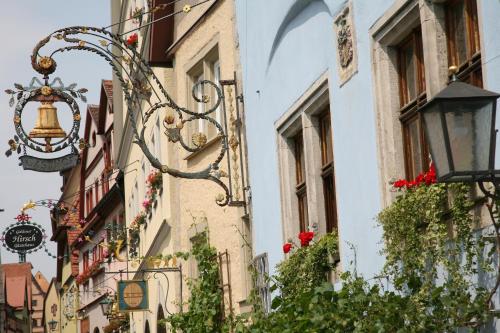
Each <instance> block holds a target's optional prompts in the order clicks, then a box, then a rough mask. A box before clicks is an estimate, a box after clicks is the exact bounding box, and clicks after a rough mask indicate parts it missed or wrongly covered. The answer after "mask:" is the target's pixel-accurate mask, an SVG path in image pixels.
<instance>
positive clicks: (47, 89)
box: [40, 86, 52, 96]
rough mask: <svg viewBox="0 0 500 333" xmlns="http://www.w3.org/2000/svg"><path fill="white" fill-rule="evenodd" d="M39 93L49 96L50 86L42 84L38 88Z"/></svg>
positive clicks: (50, 93) (50, 92)
mask: <svg viewBox="0 0 500 333" xmlns="http://www.w3.org/2000/svg"><path fill="white" fill-rule="evenodd" d="M40 91H41V93H42V95H43V96H50V95H52V88H51V87H49V86H43V87H42V88H41V89H40Z"/></svg>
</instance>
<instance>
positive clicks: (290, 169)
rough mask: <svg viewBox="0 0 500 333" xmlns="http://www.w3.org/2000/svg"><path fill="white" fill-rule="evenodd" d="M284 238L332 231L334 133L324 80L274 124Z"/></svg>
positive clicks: (334, 223)
mask: <svg viewBox="0 0 500 333" xmlns="http://www.w3.org/2000/svg"><path fill="white" fill-rule="evenodd" d="M277 131H278V144H279V149H278V151H279V163H280V180H281V195H282V216H283V229H284V235H285V239H288V238H296V236H297V234H298V233H299V232H304V231H308V230H312V231H315V232H319V233H326V232H336V230H337V204H336V191H335V172H334V171H335V169H334V159H333V137H332V127H331V116H330V105H329V101H328V90H327V83H326V82H324V83H323V84H322V85H320V87H319V88H318V87H316V90H313V91H312V92H310V93H308V94H305V97H304V99H303V101H302V104H300V105H298V106H296V107H295V108H292V109H291V110H290V112H287V113H286V114H285V115H284V116H283V117H282V119H280V120H279V121H278V123H277Z"/></svg>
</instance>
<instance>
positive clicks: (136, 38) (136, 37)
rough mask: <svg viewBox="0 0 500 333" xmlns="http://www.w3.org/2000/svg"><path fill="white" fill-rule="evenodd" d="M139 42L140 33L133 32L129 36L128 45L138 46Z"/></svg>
mask: <svg viewBox="0 0 500 333" xmlns="http://www.w3.org/2000/svg"><path fill="white" fill-rule="evenodd" d="M138 42H139V35H137V34H136V33H135V34H132V35H130V36H129V37H128V38H127V45H129V46H137V43H138Z"/></svg>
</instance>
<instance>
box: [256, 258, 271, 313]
mask: <svg viewBox="0 0 500 333" xmlns="http://www.w3.org/2000/svg"><path fill="white" fill-rule="evenodd" d="M254 265H255V271H256V273H257V274H256V276H255V290H257V292H258V293H259V296H260V299H261V302H262V310H263V311H264V313H269V312H270V311H271V291H270V288H269V261H268V259H267V253H263V254H260V255H258V256H256V257H255V258H254Z"/></svg>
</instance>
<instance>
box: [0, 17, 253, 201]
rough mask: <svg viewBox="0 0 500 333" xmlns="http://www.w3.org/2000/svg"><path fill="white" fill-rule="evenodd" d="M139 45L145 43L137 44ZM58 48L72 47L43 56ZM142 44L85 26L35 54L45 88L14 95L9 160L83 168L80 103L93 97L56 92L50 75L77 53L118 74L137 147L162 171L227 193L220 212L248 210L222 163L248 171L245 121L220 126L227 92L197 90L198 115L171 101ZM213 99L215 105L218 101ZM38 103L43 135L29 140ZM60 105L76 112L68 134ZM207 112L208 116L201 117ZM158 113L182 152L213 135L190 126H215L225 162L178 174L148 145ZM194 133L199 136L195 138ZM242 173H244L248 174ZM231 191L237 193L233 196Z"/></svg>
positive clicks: (209, 86)
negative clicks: (29, 111) (232, 206)
mask: <svg viewBox="0 0 500 333" xmlns="http://www.w3.org/2000/svg"><path fill="white" fill-rule="evenodd" d="M135 37H136V38H137V36H135ZM134 40H135V39H134ZM50 41H57V42H59V43H61V42H62V43H64V46H62V47H60V48H57V49H55V50H53V51H51V53H49V55H42V54H41V51H42V49H43V48H44V47H45V46H46V45H47V44H49V42H50ZM137 44H138V43H137V42H136V43H131V42H130V38H129V40H126V39H124V37H123V36H122V35H117V34H113V33H111V32H110V31H108V30H106V29H105V28H94V27H84V26H74V27H68V28H64V29H60V30H57V31H55V32H53V33H52V34H50V35H49V36H47V37H46V38H44V39H43V40H41V41H40V42H39V43H38V44H37V45H36V46H35V48H34V50H33V53H32V55H31V64H32V67H33V68H34V69H35V71H37V72H38V73H39V74H41V75H43V82H42V81H40V80H38V79H34V80H33V81H32V83H31V84H30V86H28V87H23V86H22V85H19V84H16V85H15V87H16V89H17V90H16V91H14V90H7V91H6V92H7V93H8V94H11V95H12V99H11V106H13V105H14V98H17V105H16V106H15V112H14V124H15V128H16V136H15V137H14V138H13V139H12V140H10V141H9V146H10V148H9V151H7V155H11V154H12V152H13V151H17V152H18V153H19V154H20V153H21V152H22V151H23V152H24V155H23V156H22V157H21V164H22V165H23V167H24V168H25V169H29V170H36V171H43V172H50V171H61V170H64V169H66V168H68V167H71V166H72V165H74V164H75V163H76V161H77V157H76V156H77V155H78V151H77V149H76V148H75V146H74V144H75V142H76V141H77V140H78V139H79V137H78V129H79V126H80V119H81V116H80V111H79V109H78V105H77V103H76V101H75V98H80V99H81V100H82V101H83V102H85V101H86V99H85V96H84V95H83V94H84V93H85V92H86V91H87V90H86V89H79V90H76V84H72V85H70V86H68V87H65V86H64V85H62V82H61V80H60V79H55V80H54V81H53V82H52V83H51V84H49V75H50V74H52V73H54V72H55V70H56V68H57V63H56V61H55V59H54V58H55V57H56V56H57V55H58V54H60V53H62V52H70V51H85V52H89V53H90V54H94V55H97V56H99V57H101V58H102V59H104V60H105V61H106V62H107V63H108V64H109V65H110V66H111V68H112V70H113V72H114V74H115V75H116V77H117V78H118V81H119V82H120V84H121V88H122V91H123V95H124V99H125V101H126V107H127V116H128V119H129V121H130V124H131V128H132V132H133V142H134V143H135V144H137V145H138V146H139V147H140V148H141V150H142V152H143V153H144V155H145V156H146V158H147V159H148V160H149V162H150V163H151V165H152V166H153V167H154V168H156V169H158V170H160V171H161V172H162V173H166V174H169V175H171V176H174V177H178V178H185V179H205V180H209V181H212V182H214V183H216V184H218V185H219V186H220V187H221V188H222V190H223V193H220V194H218V195H217V196H216V202H217V204H218V205H220V206H225V205H228V204H229V203H230V202H231V201H235V202H237V203H238V204H241V202H242V201H243V200H242V199H244V195H243V194H241V193H239V192H241V191H242V190H243V189H242V188H241V187H238V186H235V185H236V183H237V182H239V180H240V179H241V178H236V179H234V182H232V184H231V185H229V186H228V185H227V184H226V182H224V181H223V180H222V178H224V177H227V175H228V172H230V171H231V170H227V172H226V171H224V170H221V169H220V163H221V162H222V160H223V158H224V156H225V155H226V153H228V152H232V153H233V154H234V155H239V158H238V160H236V161H233V164H232V166H231V164H229V165H228V167H232V168H233V169H234V168H235V167H237V166H238V167H239V165H240V164H241V158H242V154H241V151H240V148H241V142H240V140H241V138H240V136H239V132H238V131H237V130H238V128H239V125H238V122H239V121H241V120H240V118H239V115H238V114H237V111H235V112H234V117H235V118H234V119H232V120H230V121H231V123H229V124H227V123H226V124H225V126H224V127H226V128H224V127H223V125H222V124H220V123H219V122H218V121H217V119H216V117H215V113H216V111H217V110H218V109H219V107H220V106H221V104H222V102H223V100H224V92H223V90H222V89H221V88H220V87H219V85H218V84H216V83H214V82H211V81H208V80H203V81H201V82H198V83H196V84H195V85H194V87H193V90H192V98H193V99H194V102H195V104H202V105H203V108H197V110H198V111H193V110H190V109H188V108H185V107H182V106H180V105H177V104H176V102H175V101H174V100H173V99H172V98H171V96H170V95H169V94H168V93H167V91H166V90H165V88H164V86H163V85H162V83H161V81H160V80H159V78H158V77H157V76H156V75H155V73H154V72H153V70H152V69H151V68H150V67H149V65H148V64H147V62H146V61H145V60H144V59H143V58H142V57H141V55H140V53H139V52H138V50H136V48H137ZM57 84H58V85H57ZM235 88H236V87H235ZM200 92H201V94H200ZM228 93H229V92H228ZM211 96H213V97H214V98H211ZM33 101H38V102H40V103H41V104H42V105H41V106H40V108H39V111H38V112H39V117H38V122H37V124H36V126H35V128H34V129H33V130H32V131H31V132H29V133H26V131H25V130H24V128H23V126H22V120H21V118H22V111H23V109H24V106H25V105H26V104H27V103H28V102H33ZM55 102H64V103H66V104H68V105H69V106H70V109H71V111H72V113H73V120H74V122H73V128H72V129H71V130H70V131H69V132H68V133H66V132H65V131H64V130H63V129H61V128H60V126H59V123H58V120H57V110H56V109H55V107H54V106H53V104H54V103H55ZM236 104H237V102H236ZM228 107H229V108H233V105H228ZM236 107H237V105H236ZM201 109H203V111H199V110H201ZM158 112H162V114H164V120H163V125H164V127H165V135H166V136H167V137H168V140H169V142H172V143H175V144H179V145H180V146H181V147H182V148H183V149H185V150H187V151H189V152H197V151H200V150H202V149H203V148H204V146H205V144H206V143H207V137H206V134H205V133H203V131H202V132H195V133H192V131H193V129H194V128H195V126H191V127H190V124H193V125H194V124H196V123H199V122H205V123H206V124H210V126H214V128H215V129H216V132H217V138H219V139H220V150H219V153H218V154H217V156H216V157H215V158H214V159H213V160H212V161H211V162H209V163H208V165H206V167H204V168H202V169H200V170H196V171H182V170H178V169H174V168H172V167H170V166H169V165H168V164H166V163H165V162H164V161H161V160H160V159H159V157H158V156H155V155H154V154H153V152H152V151H151V150H150V149H149V147H148V144H147V141H146V138H145V133H146V129H147V126H148V121H149V120H150V119H151V118H152V116H153V115H154V114H155V113H158ZM155 119H156V117H155ZM228 125H229V126H228ZM228 127H229V128H228ZM188 128H190V129H191V132H190V131H189V130H188ZM228 130H229V131H231V142H228V133H227V131H228ZM40 139H42V141H40ZM80 146H82V145H80ZM83 146H85V143H83ZM27 149H29V150H31V151H34V152H36V153H39V154H53V153H56V152H58V151H62V150H64V149H70V153H69V155H66V156H63V157H57V158H56V159H44V158H42V157H33V156H29V155H27ZM240 171H242V170H241V167H240ZM228 182H229V181H228ZM230 187H232V188H231V189H230ZM230 192H231V193H230ZM233 197H234V198H233Z"/></svg>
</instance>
